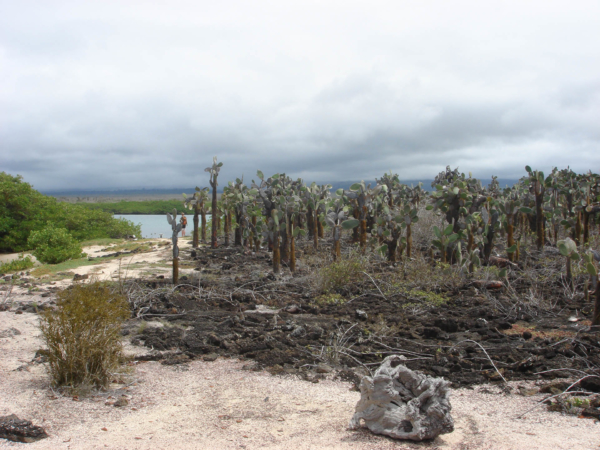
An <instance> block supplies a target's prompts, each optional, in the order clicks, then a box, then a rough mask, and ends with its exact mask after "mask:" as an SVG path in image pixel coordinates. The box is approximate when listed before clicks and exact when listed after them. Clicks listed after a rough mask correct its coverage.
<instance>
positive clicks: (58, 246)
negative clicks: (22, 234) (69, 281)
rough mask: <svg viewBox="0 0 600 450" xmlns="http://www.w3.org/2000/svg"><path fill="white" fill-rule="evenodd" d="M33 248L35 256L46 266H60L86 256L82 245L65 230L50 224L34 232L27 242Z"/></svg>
mask: <svg viewBox="0 0 600 450" xmlns="http://www.w3.org/2000/svg"><path fill="white" fill-rule="evenodd" d="M27 244H28V245H29V246H30V247H31V248H33V249H34V250H33V252H32V253H33V256H35V257H36V258H37V259H38V260H39V261H40V262H43V263H46V264H58V263H61V262H63V261H67V260H69V259H77V258H81V257H82V256H84V255H83V254H82V251H81V245H80V244H79V243H78V242H77V241H76V240H75V239H74V238H73V236H71V234H70V233H69V232H68V231H67V230H66V229H64V228H55V227H54V225H53V224H52V223H49V224H48V225H47V226H46V227H45V228H44V229H43V230H41V231H33V232H32V233H31V235H30V236H29V239H28V240H27Z"/></svg>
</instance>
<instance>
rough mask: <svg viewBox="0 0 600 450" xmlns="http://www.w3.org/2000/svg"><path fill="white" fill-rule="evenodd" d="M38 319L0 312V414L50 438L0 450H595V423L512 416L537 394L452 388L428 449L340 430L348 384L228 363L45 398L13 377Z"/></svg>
mask: <svg viewBox="0 0 600 450" xmlns="http://www.w3.org/2000/svg"><path fill="white" fill-rule="evenodd" d="M28 299H30V300H36V301H41V300H42V299H41V298H30V297H28ZM37 321H38V316H37V315H35V314H28V313H24V314H21V315H16V314H14V313H13V312H0V332H1V331H3V330H6V329H9V328H16V329H17V330H19V331H20V332H21V333H22V334H20V335H17V336H13V337H8V338H2V339H0V354H1V355H2V358H1V359H0V415H6V414H17V415H18V416H19V417H21V418H25V419H29V420H32V421H33V422H34V423H35V424H38V425H42V426H44V427H45V429H46V430H47V432H48V433H49V434H50V438H48V439H45V440H42V441H39V442H36V443H32V444H18V443H12V442H9V441H6V440H2V439H0V449H3V448H16V447H19V448H20V447H23V448H25V447H26V448H28V449H61V448H62V449H66V448H72V449H105V448H111V449H174V448H175V449H238V448H245V449H254V448H256V449H258V448H261V449H265V448H266V449H282V448H284V449H320V448H327V449H417V448H418V449H438V448H439V449H456V450H459V449H460V450H467V449H493V450H502V449H506V450H509V449H527V450H535V449H540V450H542V449H544V450H546V449H552V450H559V449H565V450H567V449H568V450H576V449H582V450H583V449H585V450H589V449H598V448H600V425H598V424H597V423H595V422H594V421H592V420H584V419H578V418H576V417H573V416H565V415H561V414H558V413H549V412H547V411H545V410H544V409H543V408H538V409H536V410H534V411H533V412H531V413H529V414H527V415H526V416H525V417H524V418H523V419H517V418H516V416H517V415H518V414H520V413H521V412H524V411H526V410H528V409H529V408H531V407H532V406H534V405H535V402H536V401H537V400H539V398H540V397H539V396H535V397H528V398H527V397H521V396H517V395H510V396H506V395H504V394H489V393H485V392H482V391H484V390H485V389H484V387H478V388H476V389H475V390H468V389H458V390H453V391H452V397H451V404H452V407H453V411H452V415H453V417H454V420H455V423H456V430H455V431H454V432H453V433H451V434H448V435H444V436H440V437H438V438H437V439H436V440H434V441H433V442H430V443H422V444H413V443H404V442H396V441H392V440H390V439H387V438H383V437H379V436H375V435H372V434H370V433H369V432H367V431H365V430H359V431H350V430H348V429H347V424H348V421H349V420H350V417H351V416H352V413H353V410H354V405H355V404H356V402H357V401H358V398H359V394H358V393H357V392H351V391H349V390H348V388H349V385H348V384H347V383H342V382H333V381H323V382H320V383H318V384H311V383H308V382H305V381H300V380H298V379H297V378H294V377H273V376H271V375H269V374H267V373H264V372H248V371H244V370H241V367H242V365H243V363H242V362H240V361H237V360H225V359H219V360H217V361H216V362H212V363H207V362H202V361H193V362H192V363H190V364H189V365H188V366H187V367H186V366H164V365H161V364H159V363H158V362H148V363H140V364H138V365H136V366H135V372H134V373H133V377H134V379H135V380H137V381H138V383H137V384H136V385H133V386H131V387H129V388H128V389H127V390H126V392H127V395H128V396H129V397H130V400H129V405H128V406H126V407H124V408H116V407H114V406H109V405H106V404H105V401H106V396H96V397H92V398H88V399H85V400H83V401H74V400H73V399H71V398H67V397H59V398H57V399H54V400H53V399H51V396H52V391H51V390H50V389H49V385H48V377H47V375H46V373H45V371H44V367H43V366H42V365H28V366H27V368H28V370H15V369H17V368H18V367H20V366H22V365H26V364H27V363H28V362H30V361H31V359H32V358H33V355H34V353H35V351H36V349H38V348H40V346H41V342H40V339H39V331H38V329H37V327H36V324H37ZM127 350H128V351H133V352H137V353H139V352H142V353H143V352H145V351H146V350H145V349H140V348H134V347H131V346H128V347H127ZM487 388H488V389H490V390H493V391H498V389H497V388H495V387H487ZM102 428H106V430H107V431H103V430H102Z"/></svg>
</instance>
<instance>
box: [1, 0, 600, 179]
mask: <svg viewBox="0 0 600 450" xmlns="http://www.w3.org/2000/svg"><path fill="white" fill-rule="evenodd" d="M598 17H600V3H598V2H595V1H575V2H569V3H567V2H558V1H554V2H553V1H550V2H548V1H545V2H541V1H539V2H533V1H532V2H516V1H504V2H496V4H491V3H489V2H476V1H458V2H446V1H441V0H440V1H422V2H408V1H401V2H398V1H375V2H369V3H366V2H358V1H344V2H342V1H326V2H322V1H302V2H300V1H298V2H290V1H286V2H280V1H270V2H269V1H258V2H242V1H229V2H218V3H216V2H207V1H204V2H198V1H175V2H169V3H168V4H166V3H161V4H159V3H148V2H141V1H119V2H116V1H114V2H111V1H102V2H99V1H97V2H78V1H53V2H35V1H19V2H9V1H7V0H0V158H1V159H2V162H3V164H2V166H3V170H6V171H8V172H10V173H15V174H16V173H20V174H22V175H24V176H25V179H26V180H27V181H30V182H32V183H33V184H34V185H36V187H38V188H42V189H55V188H67V187H89V188H102V187H110V188H118V187H123V188H125V187H161V186H195V185H197V184H200V185H204V184H206V180H204V178H205V175H204V173H203V172H202V170H203V169H204V167H205V166H207V165H209V164H210V162H211V158H212V156H213V155H217V156H218V157H219V160H221V161H223V162H224V164H225V165H224V167H223V171H222V177H223V178H224V179H233V178H235V177H237V176H240V175H241V174H242V173H245V174H246V176H247V177H252V176H254V174H255V172H256V169H258V168H260V169H262V170H264V171H265V173H274V172H277V171H280V172H286V173H288V174H290V175H292V176H302V177H304V178H305V179H307V180H309V181H310V180H312V179H315V180H319V181H327V180H331V181H334V180H352V179H369V178H374V177H376V176H377V177H379V176H381V174H383V172H385V171H388V170H390V169H391V170H392V171H395V172H398V173H400V175H401V176H402V177H406V178H420V177H431V176H433V175H435V174H436V173H437V172H438V171H439V170H440V168H444V167H445V166H446V165H460V166H461V170H465V171H472V172H473V174H474V175H475V176H479V177H481V178H487V177H489V176H490V175H491V174H492V173H495V174H499V175H502V176H510V177H518V176H520V175H522V174H523V166H524V165H525V164H530V165H532V166H534V167H537V166H539V167H541V168H544V170H548V169H549V168H550V167H551V166H553V165H557V166H559V167H564V166H566V165H570V166H571V167H572V168H574V169H575V170H578V171H587V170H588V169H591V170H594V171H596V172H598V171H599V166H600V156H597V155H599V154H600V151H598V144H599V142H600V132H599V131H598V126H597V124H598V123H600V84H599V83H598V80H599V79H600V47H598V45H597V42H600V26H599V24H598V20H597V18H598Z"/></svg>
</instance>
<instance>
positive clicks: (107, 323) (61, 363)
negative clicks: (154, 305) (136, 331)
mask: <svg viewBox="0 0 600 450" xmlns="http://www.w3.org/2000/svg"><path fill="white" fill-rule="evenodd" d="M129 315H130V312H129V305H128V303H127V300H126V298H125V297H124V296H122V295H119V294H117V293H115V292H113V291H112V290H111V288H110V286H109V285H108V284H106V283H100V282H95V283H91V284H77V285H74V286H72V287H71V288H70V289H66V290H64V291H61V292H59V293H58V294H57V300H56V309H53V310H52V309H50V310H46V311H44V312H43V313H42V316H41V319H40V330H41V332H42V339H43V341H44V343H45V344H46V346H47V347H48V350H47V356H48V371H49V372H50V376H51V377H52V382H53V384H54V385H55V386H70V387H77V386H81V385H84V386H85V385H91V386H96V387H106V386H107V385H108V383H109V382H110V381H111V379H112V378H113V376H114V375H115V370H116V369H117V368H118V367H119V363H120V361H121V359H122V345H121V324H122V322H123V321H124V320H125V319H127V318H128V317H129Z"/></svg>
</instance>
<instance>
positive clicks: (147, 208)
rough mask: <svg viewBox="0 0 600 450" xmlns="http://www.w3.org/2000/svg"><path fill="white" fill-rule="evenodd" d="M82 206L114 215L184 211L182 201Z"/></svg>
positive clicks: (147, 201)
mask: <svg viewBox="0 0 600 450" xmlns="http://www.w3.org/2000/svg"><path fill="white" fill-rule="evenodd" d="M80 205H82V206H84V207H86V208H88V209H91V210H97V211H104V212H107V213H112V214H166V213H169V212H171V211H173V208H175V209H177V210H178V211H182V210H183V201H181V200H143V201H129V200H121V201H119V202H111V203H108V202H107V203H80Z"/></svg>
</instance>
